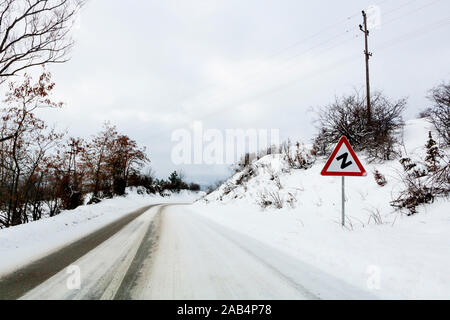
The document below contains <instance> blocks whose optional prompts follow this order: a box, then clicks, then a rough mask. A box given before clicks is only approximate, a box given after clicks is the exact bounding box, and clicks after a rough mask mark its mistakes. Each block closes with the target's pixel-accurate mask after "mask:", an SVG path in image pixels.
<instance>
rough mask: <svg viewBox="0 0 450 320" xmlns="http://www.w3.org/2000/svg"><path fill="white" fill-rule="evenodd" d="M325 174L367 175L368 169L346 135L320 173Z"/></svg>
mask: <svg viewBox="0 0 450 320" xmlns="http://www.w3.org/2000/svg"><path fill="white" fill-rule="evenodd" d="M320 174H321V175H323V176H353V177H355V176H356V177H358V176H365V175H366V170H365V169H364V167H363V166H362V164H361V162H360V161H359V159H358V157H357V156H356V154H355V151H353V148H352V147H351V145H350V143H349V142H348V140H347V138H346V137H342V138H341V140H339V142H338V144H337V145H336V148H335V149H334V151H333V153H332V154H331V156H330V159H328V161H327V163H326V164H325V167H324V168H323V169H322V172H321V173H320Z"/></svg>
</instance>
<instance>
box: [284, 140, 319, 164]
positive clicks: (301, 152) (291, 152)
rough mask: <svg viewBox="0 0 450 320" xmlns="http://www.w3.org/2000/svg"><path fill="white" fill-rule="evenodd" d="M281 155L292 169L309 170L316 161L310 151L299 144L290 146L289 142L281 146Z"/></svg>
mask: <svg viewBox="0 0 450 320" xmlns="http://www.w3.org/2000/svg"><path fill="white" fill-rule="evenodd" d="M282 154H283V157H284V159H285V160H286V161H287V163H288V164H289V167H290V168H292V169H309V168H311V167H312V165H313V164H314V162H315V160H316V159H315V157H314V156H313V155H312V153H311V151H308V150H306V148H305V147H304V146H303V145H302V144H300V142H297V143H295V145H294V146H292V142H291V141H290V140H288V141H286V142H285V143H283V144H282Z"/></svg>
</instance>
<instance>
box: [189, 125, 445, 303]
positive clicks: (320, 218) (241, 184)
mask: <svg viewBox="0 0 450 320" xmlns="http://www.w3.org/2000/svg"><path fill="white" fill-rule="evenodd" d="M430 131H433V129H432V126H431V125H430V124H429V123H428V122H426V120H423V119H416V120H410V121H408V122H406V126H405V128H404V133H403V145H402V146H401V150H400V151H401V157H408V158H410V159H412V160H413V161H423V159H424V157H425V153H426V148H425V144H426V142H427V137H428V132H430ZM441 152H442V153H443V158H442V159H443V161H447V163H448V159H449V155H450V153H449V150H448V149H447V150H441ZM358 157H359V158H360V160H361V161H362V163H363V165H364V167H365V169H366V171H367V176H366V177H347V178H346V213H347V215H346V227H345V228H342V226H341V224H340V222H341V220H340V219H341V178H340V177H323V176H321V175H320V172H321V170H322V168H323V166H324V164H325V162H326V160H327V159H325V158H320V157H319V158H317V159H315V160H314V161H312V162H311V166H310V167H309V168H308V169H293V168H292V166H291V165H289V163H288V161H287V160H286V157H285V156H284V155H283V154H271V155H267V156H265V157H263V158H261V159H259V160H257V161H255V162H253V163H252V164H251V165H250V166H249V167H248V168H245V169H244V170H242V171H240V172H238V173H236V174H235V175H234V176H233V177H231V178H230V179H229V180H228V181H226V182H225V183H224V184H222V185H221V186H220V187H219V188H218V189H217V190H216V191H214V192H212V193H210V194H209V195H207V196H206V197H204V198H203V199H201V200H199V201H197V203H196V204H195V209H196V210H197V211H199V212H201V213H202V214H203V215H205V216H207V217H208V218H211V219H213V220H215V221H217V222H219V223H221V224H223V225H225V226H227V227H230V228H233V229H235V230H238V231H240V232H242V233H245V234H247V235H250V236H251V237H253V238H255V239H257V240H259V241H261V242H264V243H265V244H267V245H270V246H273V247H276V248H278V249H280V250H282V251H284V252H286V253H288V254H290V255H293V256H295V257H298V258H299V259H301V260H302V261H304V262H305V263H309V264H311V265H314V266H317V267H319V268H321V269H322V270H323V271H325V272H327V273H329V274H331V275H333V276H335V277H337V278H339V279H342V280H344V281H347V282H348V283H352V284H354V285H357V286H358V287H360V289H363V290H367V291H368V292H371V293H372V294H375V295H376V296H378V297H380V298H388V299H389V298H394V299H396V298H438V299H448V298H450V290H449V286H448V283H449V282H450V275H449V272H448V270H450V256H449V248H450V202H449V201H448V199H447V198H445V197H437V198H435V199H434V201H432V203H430V204H425V205H420V206H418V207H417V212H416V213H415V214H413V215H409V212H408V211H407V210H398V209H397V208H394V207H393V206H392V205H391V203H392V201H393V200H395V199H396V197H397V196H398V194H399V193H400V192H401V191H402V190H403V189H404V183H403V182H402V173H403V171H404V169H403V167H402V165H401V163H400V162H399V158H397V159H396V160H392V161H385V162H377V163H374V162H369V161H368V158H367V156H366V155H365V154H364V153H363V152H361V153H358ZM376 171H378V172H379V173H381V174H382V175H383V176H384V177H385V183H381V185H380V184H379V183H377V181H376V179H375V177H374V173H375V172H376Z"/></svg>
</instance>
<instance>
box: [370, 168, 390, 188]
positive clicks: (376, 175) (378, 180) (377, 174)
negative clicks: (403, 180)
mask: <svg viewBox="0 0 450 320" xmlns="http://www.w3.org/2000/svg"><path fill="white" fill-rule="evenodd" d="M373 177H374V178H375V182H376V183H377V184H378V185H379V186H380V187H384V186H385V185H386V184H387V180H386V177H385V176H384V175H383V174H381V173H380V171H378V170H375V172H374V173H373Z"/></svg>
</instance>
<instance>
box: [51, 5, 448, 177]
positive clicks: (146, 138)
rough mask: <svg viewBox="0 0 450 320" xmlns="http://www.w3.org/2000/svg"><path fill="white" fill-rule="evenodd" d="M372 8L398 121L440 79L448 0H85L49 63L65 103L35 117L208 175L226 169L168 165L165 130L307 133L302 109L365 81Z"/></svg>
mask: <svg viewBox="0 0 450 320" xmlns="http://www.w3.org/2000/svg"><path fill="white" fill-rule="evenodd" d="M369 5H378V6H379V8H380V9H381V25H380V28H379V29H377V30H373V31H372V32H371V34H370V43H369V46H370V51H371V52H373V57H372V59H371V81H372V82H371V83H372V87H373V89H378V90H383V91H384V92H385V93H386V94H387V95H388V96H390V97H391V98H394V99H397V98H401V97H409V99H408V110H407V112H406V113H405V118H406V119H409V118H413V117H414V116H415V115H416V114H417V113H418V112H419V111H420V110H421V109H423V108H424V107H426V105H427V100H426V99H425V95H426V92H427V90H428V89H430V88H431V87H433V86H435V85H437V84H439V83H440V82H441V81H443V80H448V79H449V76H450V73H449V72H450V68H449V67H450V65H449V57H450V46H449V42H448V39H449V38H448V34H449V31H450V2H449V1H447V0H440V1H439V0H438V1H436V0H415V1H414V0H413V1H410V0H409V1H408V0H402V1H398V0H396V1H394V0H384V1H383V0H380V1H361V0H355V1H331V0H328V1H299V0H289V1H288V0H273V1H266V0H239V1H237V0H222V1H214V0H179V1H175V0H158V1H155V0H145V1H144V0H128V1H123V0H91V1H90V2H89V3H88V4H87V6H86V7H85V8H84V9H83V11H82V14H81V17H80V20H79V22H78V24H77V28H76V30H75V31H74V32H75V39H76V46H75V48H74V50H73V52H72V59H71V60H70V62H68V63H65V64H63V65H54V66H51V67H50V68H49V69H50V70H51V72H52V73H53V75H54V80H55V81H56V84H57V86H56V89H55V91H56V93H57V96H58V98H60V99H61V100H63V101H64V102H65V103H66V106H65V108H64V110H61V111H54V110H52V111H44V112H45V114H43V117H45V119H48V120H50V121H51V122H55V123H57V125H58V127H59V128H61V129H65V128H67V129H68V130H69V133H70V134H71V135H73V136H81V137H88V136H90V135H92V134H94V133H96V132H98V131H99V130H100V129H101V126H102V123H103V122H104V121H105V120H110V121H111V122H112V123H113V124H116V125H117V126H118V128H119V130H120V131H122V132H123V133H125V134H127V135H129V136H130V137H131V138H133V139H135V140H137V141H138V142H139V143H140V144H141V145H145V146H146V147H147V149H148V151H149V154H150V157H151V160H152V167H153V168H154V169H155V171H156V172H157V174H158V175H160V176H166V175H168V173H169V172H170V171H171V170H174V169H181V168H182V169H183V171H184V172H185V173H186V174H187V175H188V178H191V179H193V180H198V181H200V182H208V181H214V180H215V179H217V178H218V177H220V176H224V175H226V174H228V171H227V169H226V168H225V167H224V166H207V165H196V166H194V165H191V166H182V167H178V166H175V165H174V164H173V163H172V162H171V158H170V154H171V148H172V146H173V143H172V142H171V134H172V132H173V130H175V129H178V128H189V126H190V125H191V124H192V122H193V121H195V120H199V121H203V125H204V127H205V128H216V129H220V130H224V129H228V128H230V129H233V128H242V129H247V128H255V129H272V128H274V129H280V133H281V137H282V138H287V137H291V138H294V139H304V140H305V141H309V140H310V139H311V137H312V135H313V133H314V131H315V129H314V126H313V124H312V121H313V119H314V113H313V112H310V111H309V110H310V109H311V107H318V106H322V105H325V104H327V103H329V102H331V101H332V100H333V99H334V96H335V95H342V94H346V93H351V92H352V91H353V90H355V89H360V90H363V89H364V81H365V74H364V56H363V44H364V43H363V34H362V33H361V32H360V31H359V28H358V24H360V23H361V22H362V17H361V10H363V9H366V8H367V7H368V6H369Z"/></svg>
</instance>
